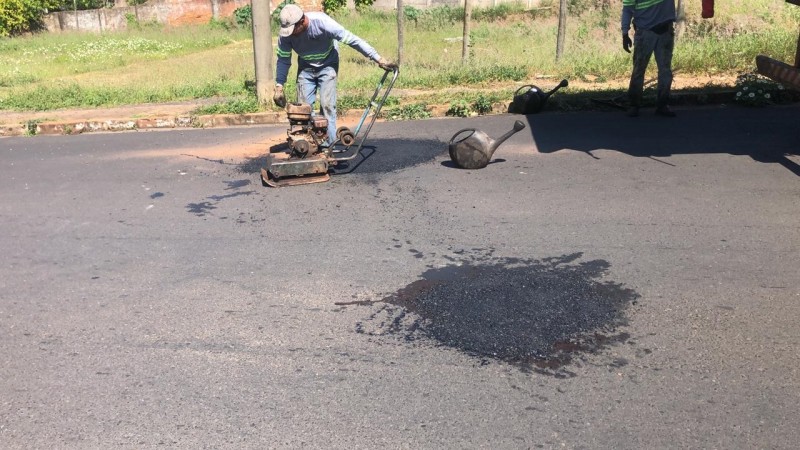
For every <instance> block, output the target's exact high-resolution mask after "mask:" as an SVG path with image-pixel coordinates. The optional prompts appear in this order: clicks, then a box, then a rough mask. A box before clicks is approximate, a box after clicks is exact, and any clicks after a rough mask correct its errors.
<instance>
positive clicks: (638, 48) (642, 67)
mask: <svg viewBox="0 0 800 450" xmlns="http://www.w3.org/2000/svg"><path fill="white" fill-rule="evenodd" d="M657 36H658V35H657V34H655V33H653V32H652V31H650V30H636V33H635V34H634V36H633V70H632V72H631V81H630V84H629V85H628V99H629V101H630V104H631V110H629V111H628V115H637V114H638V113H639V111H638V109H639V107H640V106H642V92H643V91H644V74H645V72H646V71H647V65H648V64H649V63H650V57H651V56H652V55H653V49H654V48H655V45H656V38H657Z"/></svg>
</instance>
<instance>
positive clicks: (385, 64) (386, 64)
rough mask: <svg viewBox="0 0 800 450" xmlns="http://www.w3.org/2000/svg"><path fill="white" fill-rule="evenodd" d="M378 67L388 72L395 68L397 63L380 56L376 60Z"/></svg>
mask: <svg viewBox="0 0 800 450" xmlns="http://www.w3.org/2000/svg"><path fill="white" fill-rule="evenodd" d="M378 67H380V68H381V69H383V70H385V71H387V72H388V71H390V70H395V69H397V63H393V62H391V61H389V60H388V59H386V58H381V59H379V60H378Z"/></svg>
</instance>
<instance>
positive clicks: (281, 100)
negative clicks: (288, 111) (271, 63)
mask: <svg viewBox="0 0 800 450" xmlns="http://www.w3.org/2000/svg"><path fill="white" fill-rule="evenodd" d="M272 101H273V102H275V105H276V106H279V107H281V108H284V107H286V95H285V94H284V93H283V86H282V85H280V84H278V85H275V95H273V96H272Z"/></svg>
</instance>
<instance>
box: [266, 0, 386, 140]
mask: <svg viewBox="0 0 800 450" xmlns="http://www.w3.org/2000/svg"><path fill="white" fill-rule="evenodd" d="M280 20H281V29H280V31H279V32H278V34H279V36H280V37H279V38H278V50H277V54H278V63H277V68H276V71H275V72H276V74H277V75H276V77H275V81H276V83H277V85H276V86H275V95H274V96H273V98H272V99H273V101H274V102H275V104H276V105H278V106H280V107H284V106H286V96H285V95H284V93H283V85H284V84H285V83H286V78H287V76H288V75H289V68H290V67H291V66H292V50H294V52H295V53H297V65H298V68H297V98H298V101H301V102H305V103H308V104H310V105H313V104H314V100H315V98H316V95H317V91H319V94H320V95H319V96H320V101H319V103H320V110H321V111H322V114H323V115H324V116H325V118H327V119H328V142H327V145H331V144H333V142H334V141H335V140H336V80H337V73H338V72H339V42H343V43H345V44H347V45H349V46H350V47H353V48H354V49H356V50H357V51H358V52H359V53H361V54H362V55H364V56H366V57H367V58H369V59H371V60H373V61H375V62H376V63H377V64H378V66H380V68H381V69H384V70H393V69H395V68H397V65H396V64H394V63H392V62H390V61H388V60H386V59H384V58H381V56H380V55H379V54H378V52H377V51H376V50H375V49H374V48H372V46H370V45H369V44H368V43H367V42H366V41H364V40H363V39H361V38H359V37H358V36H356V35H355V34H353V33H351V32H349V31H347V30H345V29H344V27H343V26H341V25H340V24H339V23H338V22H336V21H335V20H333V19H332V18H331V17H330V16H328V15H327V14H325V13H323V12H307V13H304V12H303V10H302V9H300V7H299V6H297V5H295V4H288V5H286V6H284V7H283V9H282V10H281V15H280Z"/></svg>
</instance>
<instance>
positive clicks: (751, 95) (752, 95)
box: [748, 92, 756, 97]
mask: <svg viewBox="0 0 800 450" xmlns="http://www.w3.org/2000/svg"><path fill="white" fill-rule="evenodd" d="M755 96H756V94H754V93H752V92H751V93H750V95H748V97H755Z"/></svg>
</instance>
